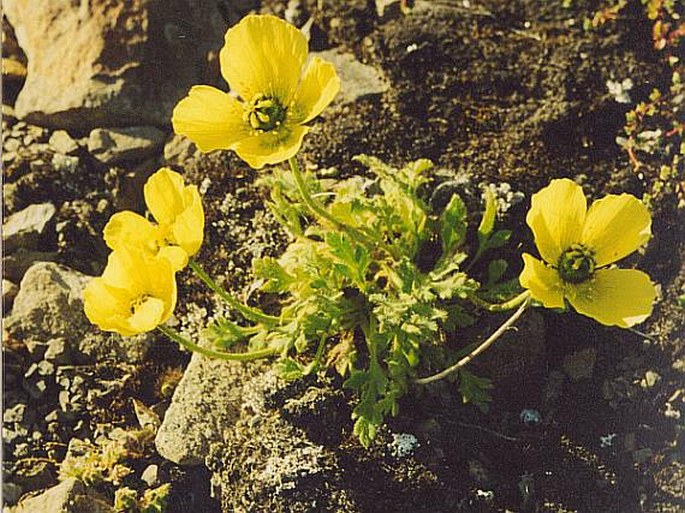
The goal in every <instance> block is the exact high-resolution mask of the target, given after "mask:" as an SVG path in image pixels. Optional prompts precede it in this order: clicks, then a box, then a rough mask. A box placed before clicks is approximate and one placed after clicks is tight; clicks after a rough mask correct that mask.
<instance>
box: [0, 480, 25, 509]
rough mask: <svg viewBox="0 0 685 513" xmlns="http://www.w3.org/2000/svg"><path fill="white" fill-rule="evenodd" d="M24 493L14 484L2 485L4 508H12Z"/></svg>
mask: <svg viewBox="0 0 685 513" xmlns="http://www.w3.org/2000/svg"><path fill="white" fill-rule="evenodd" d="M22 493H24V490H22V488H21V486H19V485H18V484H15V483H2V501H3V503H4V504H5V506H14V505H15V504H16V503H17V502H19V498H20V497H21V494H22Z"/></svg>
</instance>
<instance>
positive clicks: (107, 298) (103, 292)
mask: <svg viewBox="0 0 685 513" xmlns="http://www.w3.org/2000/svg"><path fill="white" fill-rule="evenodd" d="M122 292H123V294H122ZM128 304H129V302H128V294H126V292H125V291H121V290H117V289H113V288H112V287H109V286H107V284H106V283H105V280H103V279H102V278H101V277H97V278H93V279H92V280H90V281H89V282H88V284H87V285H86V288H85V289H84V291H83V310H84V311H85V314H86V317H88V320H89V321H90V322H92V323H93V324H95V325H96V326H97V327H99V328H100V329H101V330H104V331H118V330H117V329H116V328H117V327H118V326H119V324H120V320H121V317H122V316H121V312H122V309H123V305H128Z"/></svg>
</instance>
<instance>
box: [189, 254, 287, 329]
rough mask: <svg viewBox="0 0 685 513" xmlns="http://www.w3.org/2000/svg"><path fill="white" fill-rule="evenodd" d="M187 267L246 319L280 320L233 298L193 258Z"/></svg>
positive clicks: (259, 320)
mask: <svg viewBox="0 0 685 513" xmlns="http://www.w3.org/2000/svg"><path fill="white" fill-rule="evenodd" d="M188 267H190V268H191V269H192V270H193V271H194V272H195V274H197V275H198V276H199V278H200V279H201V280H202V281H203V282H205V284H206V285H207V286H208V287H209V288H210V289H212V290H213V291H214V292H216V293H217V294H218V295H219V296H220V297H221V299H223V300H224V301H226V303H228V304H229V305H230V306H232V307H233V308H235V309H236V310H238V311H239V312H240V313H241V314H242V315H243V317H245V318H246V319H249V320H251V321H254V322H261V323H264V324H267V325H273V324H276V323H278V322H279V321H280V319H279V318H278V317H274V316H273V315H268V314H265V313H264V312H262V311H260V310H258V309H256V308H251V307H249V306H247V305H245V304H243V303H241V302H240V301H238V300H237V299H236V298H234V297H233V296H232V295H231V294H229V293H228V292H226V290H224V289H223V288H222V287H221V286H220V285H219V284H218V283H217V282H215V281H214V280H213V279H212V278H211V277H210V276H209V275H208V274H207V273H206V272H205V270H204V269H202V267H200V265H199V264H198V263H197V262H196V261H195V260H190V261H189V262H188Z"/></svg>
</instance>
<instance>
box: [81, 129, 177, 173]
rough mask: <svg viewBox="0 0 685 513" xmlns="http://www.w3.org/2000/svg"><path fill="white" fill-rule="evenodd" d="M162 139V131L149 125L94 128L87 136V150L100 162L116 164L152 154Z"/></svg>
mask: <svg viewBox="0 0 685 513" xmlns="http://www.w3.org/2000/svg"><path fill="white" fill-rule="evenodd" d="M164 139H165V134H164V132H162V131H161V130H158V129H157V128H155V127H151V126H132V127H126V128H112V129H105V128H96V129H95V130H93V131H91V132H90V136H89V137H88V151H89V152H90V153H91V155H93V156H94V157H95V158H96V159H98V160H99V161H100V162H103V163H105V164H118V163H120V162H127V161H136V160H143V159H145V158H147V157H152V156H154V154H155V153H156V152H157V150H158V149H159V148H161V147H162V145H163V144H164Z"/></svg>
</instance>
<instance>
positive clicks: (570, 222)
mask: <svg viewBox="0 0 685 513" xmlns="http://www.w3.org/2000/svg"><path fill="white" fill-rule="evenodd" d="M586 209H587V201H586V200H585V195H584V194H583V189H582V187H581V186H580V185H578V184H576V183H575V182H573V181H572V180H569V179H567V178H562V179H558V180H552V181H551V182H550V184H549V185H548V186H547V187H545V188H544V189H542V190H540V191H539V192H537V193H535V194H533V197H532V198H531V207H530V210H529V211H528V215H527V216H526V222H527V223H528V226H530V228H531V229H532V230H533V235H534V237H535V245H536V246H537V248H538V251H539V252H540V256H541V257H542V258H543V260H545V261H546V262H548V263H550V264H553V265H556V263H557V261H558V260H559V257H560V256H561V253H562V252H563V251H564V250H566V249H568V247H569V246H571V244H574V243H578V242H581V234H582V230H583V222H584V221H585V212H586Z"/></svg>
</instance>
